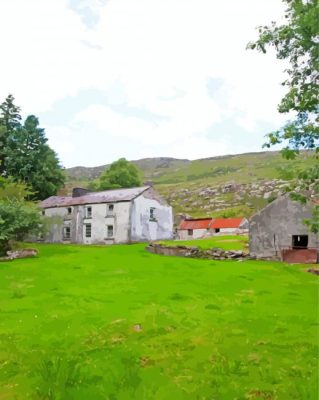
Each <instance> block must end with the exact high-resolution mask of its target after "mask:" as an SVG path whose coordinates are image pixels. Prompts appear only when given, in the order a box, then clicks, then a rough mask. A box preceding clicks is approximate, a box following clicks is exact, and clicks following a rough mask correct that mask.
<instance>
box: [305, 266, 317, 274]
mask: <svg viewBox="0 0 319 400" xmlns="http://www.w3.org/2000/svg"><path fill="white" fill-rule="evenodd" d="M307 272H310V273H311V274H314V275H319V269H318V268H308V269H307Z"/></svg>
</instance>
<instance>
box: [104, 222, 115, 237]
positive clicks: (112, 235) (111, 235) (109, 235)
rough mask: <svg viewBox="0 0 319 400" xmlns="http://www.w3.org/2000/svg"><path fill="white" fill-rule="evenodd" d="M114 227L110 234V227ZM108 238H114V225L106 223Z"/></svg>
mask: <svg viewBox="0 0 319 400" xmlns="http://www.w3.org/2000/svg"><path fill="white" fill-rule="evenodd" d="M110 228H112V234H110V232H109V229H110ZM106 238H107V239H113V238H114V225H106Z"/></svg>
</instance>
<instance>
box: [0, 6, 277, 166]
mask: <svg viewBox="0 0 319 400" xmlns="http://www.w3.org/2000/svg"><path fill="white" fill-rule="evenodd" d="M68 5H69V2H68V1H67V0H55V1H49V0H28V1H25V0H10V1H5V2H1V4H0V37H1V41H2V43H1V49H2V54H3V55H4V56H3V59H4V60H5V62H2V65H1V68H2V73H1V76H0V87H1V89H2V95H3V96H5V95H6V94H7V93H9V92H11V93H13V94H14V95H15V96H16V99H17V103H18V104H19V105H21V107H22V109H23V111H24V112H26V113H31V112H32V113H35V114H37V113H39V112H43V113H45V112H46V111H48V110H50V108H52V106H53V104H54V103H56V102H58V101H60V100H61V99H64V98H66V97H68V96H75V97H76V96H77V95H78V94H79V93H80V92H81V91H83V90H86V89H92V90H98V91H102V92H104V93H106V94H107V99H108V101H107V104H106V103H103V104H101V103H99V104H98V103H92V104H91V105H89V106H87V107H86V108H85V109H83V110H79V111H78V112H77V113H76V115H75V114H74V113H73V114H70V118H69V121H68V123H67V126H63V128H64V129H65V131H64V134H61V124H60V122H59V118H60V116H59V114H57V115H56V121H55V123H54V124H50V125H48V126H47V132H48V134H49V136H50V143H52V145H53V146H54V147H55V148H56V150H57V151H59V153H60V155H61V158H62V160H63V161H64V163H65V164H66V165H70V164H72V163H79V160H78V158H75V154H76V155H77V157H80V156H81V155H82V158H83V161H82V164H86V163H90V164H92V163H93V164H94V163H103V162H106V161H110V159H107V160H105V159H103V160H102V159H101V160H100V159H99V160H97V159H96V157H94V158H95V159H94V158H92V159H91V160H90V161H88V160H86V159H84V155H85V154H87V153H86V148H85V145H84V144H83V143H85V140H79V132H82V134H86V133H87V131H88V130H90V131H91V132H92V130H94V132H95V140H98V142H96V143H95V146H104V145H105V144H106V143H109V141H110V138H111V139H112V140H114V139H115V138H121V140H123V139H128V140H130V141H132V142H134V141H136V143H141V145H140V148H141V149H140V151H139V153H138V151H137V150H136V149H135V151H136V153H134V154H137V153H138V154H141V153H143V152H144V150H143V149H146V150H148V151H149V152H150V153H152V154H157V149H158V146H162V147H161V149H162V151H165V152H166V153H167V155H175V156H179V157H183V158H184V157H191V158H195V157H198V155H199V154H202V153H205V155H206V156H209V155H214V154H222V153H221V152H223V151H225V152H226V151H228V152H229V151H232V150H233V151H234V152H235V151H237V149H238V148H239V147H236V143H233V141H232V139H231V138H229V137H228V139H227V140H228V142H225V140H224V139H223V140H221V138H220V137H218V135H217V134H216V135H215V136H214V135H212V136H209V137H208V136H207V131H208V130H209V129H210V128H211V127H212V126H214V124H216V123H219V124H220V123H222V122H223V121H224V120H226V119H227V120H229V119H231V120H233V122H234V123H235V124H237V125H238V127H239V128H244V129H245V130H247V132H248V133H249V132H255V133H256V132H257V131H258V126H259V124H261V123H267V124H273V125H276V124H281V123H282V121H283V117H282V116H280V115H279V114H278V113H277V111H276V107H277V104H278V102H279V100H280V98H281V96H282V94H283V88H282V87H281V86H280V82H281V81H282V80H283V75H282V73H281V71H282V69H283V66H282V65H281V63H279V62H278V61H277V60H275V57H274V54H272V53H270V54H267V55H266V56H265V55H261V54H258V53H255V52H252V51H247V50H246V49H245V47H246V44H247V42H248V41H249V40H251V39H253V38H254V37H256V31H255V27H256V26H257V25H260V24H267V23H269V22H270V21H271V20H273V19H278V18H279V17H280V15H281V14H282V11H283V8H282V7H283V6H282V3H281V1H279V0H267V1H262V0H259V1H257V0H242V1H238V0H229V1H227V2H220V1H212V0H134V1H132V0H109V1H107V2H106V1H104V0H82V1H81V3H79V6H78V7H75V9H77V10H78V13H76V12H74V11H72V10H71V9H70V8H69V7H68ZM86 10H91V12H92V13H93V14H94V15H98V19H96V21H95V22H94V27H93V26H90V27H88V26H87V25H85V23H83V20H85V18H84V19H83V16H85V12H86ZM12 26H14V29H12ZM8 32H10V40H8V39H5V37H8V36H7V33H8ZM211 78H214V79H217V80H218V82H220V84H219V86H218V87H217V88H216V90H215V93H211V90H208V88H207V82H208V80H209V79H211ZM121 105H125V107H126V110H130V109H141V110H145V112H147V113H148V114H149V115H154V118H153V119H152V118H146V117H143V116H141V115H132V113H131V114H129V113H128V114H127V113H126V114H125V112H120V111H119V109H116V108H114V106H119V107H120V106H121ZM133 114H134V113H133ZM43 115H45V114H43ZM156 116H160V117H162V118H156ZM66 132H68V134H66ZM262 134H264V132H262ZM65 136H68V138H66V137H65ZM75 138H77V140H75ZM177 141H178V145H175V144H174V143H176V142H177ZM67 143H68V144H67ZM124 143H125V142H124ZM81 146H82V147H81ZM165 146H166V147H165ZM204 148H205V149H208V150H207V151H211V153H206V150H205V151H204V152H203V149H204ZM92 153H93V151H92ZM127 153H128V154H131V153H130V151H127ZM134 154H133V155H132V157H131V158H136V157H137V156H136V157H134ZM183 154H184V155H183ZM161 155H166V154H161ZM101 157H103V155H101ZM109 157H110V158H111V159H112V158H113V159H114V158H117V157H118V155H117V153H115V151H114V153H112V152H110V153H109Z"/></svg>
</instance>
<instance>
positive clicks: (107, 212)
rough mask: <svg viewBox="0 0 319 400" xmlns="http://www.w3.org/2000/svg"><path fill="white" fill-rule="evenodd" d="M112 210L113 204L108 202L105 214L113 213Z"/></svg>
mask: <svg viewBox="0 0 319 400" xmlns="http://www.w3.org/2000/svg"><path fill="white" fill-rule="evenodd" d="M113 212H114V204H108V205H107V211H106V215H113Z"/></svg>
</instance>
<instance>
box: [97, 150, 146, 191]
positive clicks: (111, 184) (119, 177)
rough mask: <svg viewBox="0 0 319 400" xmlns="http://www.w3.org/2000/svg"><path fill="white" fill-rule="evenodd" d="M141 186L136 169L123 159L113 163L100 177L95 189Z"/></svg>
mask: <svg viewBox="0 0 319 400" xmlns="http://www.w3.org/2000/svg"><path fill="white" fill-rule="evenodd" d="M136 186H141V180H140V177H139V172H138V169H137V167H136V166H135V165H134V164H132V163H130V162H129V161H127V160H126V159H125V158H120V159H119V160H117V161H115V162H113V163H112V164H111V165H110V167H109V168H107V169H106V170H105V171H104V172H103V173H102V174H101V176H100V179H99V182H98V185H97V189H99V190H106V189H116V188H130V187H136Z"/></svg>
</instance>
